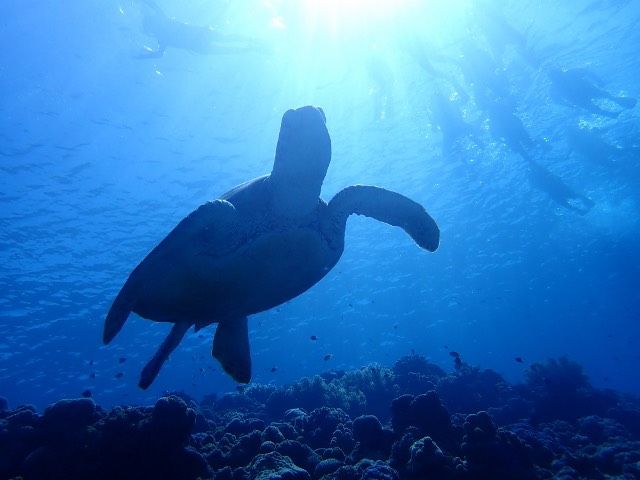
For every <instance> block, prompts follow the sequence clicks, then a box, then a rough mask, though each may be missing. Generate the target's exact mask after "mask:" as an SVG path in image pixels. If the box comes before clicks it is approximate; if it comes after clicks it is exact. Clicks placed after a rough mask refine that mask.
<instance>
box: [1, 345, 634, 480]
mask: <svg viewBox="0 0 640 480" xmlns="http://www.w3.org/2000/svg"><path fill="white" fill-rule="evenodd" d="M458 363H459V364H458V368H457V369H456V371H455V372H453V373H451V374H446V373H445V372H444V371H442V370H441V369H439V368H438V367H436V366H434V365H431V364H429V363H428V362H427V361H426V360H425V359H424V358H422V357H419V356H417V355H411V356H409V357H404V358H402V359H400V360H398V362H396V364H395V365H394V367H393V368H392V369H386V368H382V367H379V366H370V367H366V368H362V369H359V370H355V371H351V372H340V373H339V374H332V375H325V376H317V377H314V378H311V379H303V380H301V381H300V382H298V383H296V384H294V385H290V386H288V387H286V388H279V387H275V386H271V385H270V386H265V385H251V386H249V387H246V388H244V389H242V390H240V391H238V392H234V393H231V394H227V395H223V396H221V397H217V396H208V397H206V398H204V399H203V400H202V401H201V402H197V401H196V400H194V399H192V398H190V397H189V396H187V395H184V394H181V393H173V394H170V395H167V396H163V397H161V398H159V399H158V400H157V401H156V403H155V405H154V406H151V407H145V406H138V407H126V406H122V407H115V408H113V409H111V410H109V411H106V410H104V409H102V408H100V407H99V406H97V405H96V404H95V403H94V401H93V400H92V399H91V398H79V399H66V400H60V401H58V402H56V403H55V404H53V405H50V406H49V407H47V408H46V409H45V410H44V412H42V413H41V414H40V413H38V412H37V411H36V409H35V408H34V407H32V406H29V405H22V406H18V407H17V408H15V409H11V408H10V406H9V402H8V401H7V400H6V399H4V398H0V478H22V479H24V480H30V479H37V480H40V479H42V480H47V479H63V478H64V479H96V480H102V479H113V478H118V479H146V478H149V479H150V478H153V479H185V480H191V479H193V480H196V479H215V480H249V479H283V480H284V479H288V480H297V479H305V480H306V479H309V480H311V479H313V480H331V479H338V480H363V479H367V480H401V479H409V480H420V479H425V478H437V479H442V480H471V479H492V480H502V479H504V480H507V479H509V480H511V479H518V480H534V479H567V480H568V479H578V478H579V479H602V478H620V479H625V480H626V479H633V478H640V413H639V412H640V402H639V401H638V399H635V398H632V397H629V396H622V395H617V394H615V393H614V392H611V391H599V390H597V389H594V388H593V387H592V386H591V385H590V383H589V381H588V379H587V378H586V377H585V376H584V374H583V373H582V369H581V368H580V366H579V365H577V364H575V363H573V362H571V361H569V360H567V359H557V360H549V361H548V362H545V363H542V364H534V365H532V366H531V368H530V369H529V370H528V372H527V377H526V383H525V384H523V385H508V384H507V383H506V382H505V381H504V380H503V379H502V378H501V377H500V376H499V375H497V374H495V373H494V372H491V371H489V370H484V371H483V370H480V369H478V368H475V367H471V366H468V365H466V364H465V363H464V362H462V361H460V362H458ZM460 395H462V396H463V398H459V397H458V396H460ZM509 420H511V421H509Z"/></svg>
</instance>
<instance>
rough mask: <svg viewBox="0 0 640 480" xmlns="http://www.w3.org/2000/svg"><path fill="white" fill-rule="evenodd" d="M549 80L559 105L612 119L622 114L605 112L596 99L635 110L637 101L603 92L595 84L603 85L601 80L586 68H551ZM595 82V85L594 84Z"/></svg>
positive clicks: (553, 95)
mask: <svg viewBox="0 0 640 480" xmlns="http://www.w3.org/2000/svg"><path fill="white" fill-rule="evenodd" d="M548 73H549V79H550V80H551V84H552V97H553V98H554V100H556V102H557V103H562V102H564V103H568V104H570V105H572V106H575V107H581V108H584V109H585V110H588V111H589V112H591V113H597V114H599V115H604V116H606V117H610V118H616V117H617V116H618V115H619V114H620V112H619V111H618V112H613V111H610V110H605V109H603V108H601V107H599V106H598V105H596V104H595V103H593V100H594V99H602V98H603V99H607V100H611V101H613V102H615V103H617V104H618V105H619V106H620V107H622V108H627V109H628V108H633V107H634V106H635V104H636V99H635V98H631V97H616V96H614V95H611V94H610V93H609V92H606V91H605V90H602V89H601V88H600V87H599V86H597V85H595V83H601V82H600V81H599V79H598V78H597V77H596V76H595V75H594V74H593V73H591V72H589V71H588V70H586V69H584V68H573V69H569V70H561V69H559V68H551V69H550V70H549V72H548ZM594 82H595V83H594Z"/></svg>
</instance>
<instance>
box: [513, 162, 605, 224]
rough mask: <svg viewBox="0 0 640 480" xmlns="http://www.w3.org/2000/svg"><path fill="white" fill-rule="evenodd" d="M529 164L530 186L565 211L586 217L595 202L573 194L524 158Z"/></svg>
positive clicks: (547, 173) (542, 168)
mask: <svg viewBox="0 0 640 480" xmlns="http://www.w3.org/2000/svg"><path fill="white" fill-rule="evenodd" d="M525 160H526V161H527V163H528V164H529V172H528V173H529V182H530V183H531V186H532V187H534V188H537V189H538V190H540V191H541V192H544V193H546V194H547V195H548V196H549V198H550V199H551V200H553V201H554V202H556V203H557V204H558V205H560V206H561V207H564V208H566V209H567V210H572V211H574V212H576V213H578V214H579V215H586V214H587V213H589V210H591V209H592V208H593V206H594V205H595V202H594V201H593V200H591V199H590V198H587V197H585V196H584V195H581V194H579V193H577V192H575V191H574V190H573V189H572V188H571V187H569V185H567V184H566V183H564V181H563V180H562V179H561V178H560V177H558V176H557V175H554V174H553V173H551V172H550V171H549V170H547V169H546V168H544V167H543V166H542V165H540V164H539V163H537V162H535V161H533V160H532V159H530V158H528V157H525Z"/></svg>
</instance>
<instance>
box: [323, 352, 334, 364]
mask: <svg viewBox="0 0 640 480" xmlns="http://www.w3.org/2000/svg"><path fill="white" fill-rule="evenodd" d="M332 358H333V355H332V354H330V353H327V354H326V355H325V356H324V361H325V362H326V361H328V360H331V359H332Z"/></svg>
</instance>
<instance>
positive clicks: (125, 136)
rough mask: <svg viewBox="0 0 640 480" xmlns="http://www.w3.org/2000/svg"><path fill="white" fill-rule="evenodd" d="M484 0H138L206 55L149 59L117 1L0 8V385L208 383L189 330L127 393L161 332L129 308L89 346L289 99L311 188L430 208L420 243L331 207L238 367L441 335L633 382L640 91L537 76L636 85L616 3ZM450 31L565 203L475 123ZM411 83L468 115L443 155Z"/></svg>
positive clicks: (260, 165)
mask: <svg viewBox="0 0 640 480" xmlns="http://www.w3.org/2000/svg"><path fill="white" fill-rule="evenodd" d="M490 3H491V2H490ZM491 5H492V6H491V12H492V13H490V14H488V15H489V16H488V18H489V19H493V23H492V21H491V20H490V21H488V22H487V21H486V20H482V19H483V18H486V17H485V16H483V14H482V13H481V12H483V11H485V10H484V9H485V6H483V4H479V3H478V2H470V1H462V0H460V1H454V0H450V1H447V2H444V1H435V0H434V1H430V2H427V1H425V2H410V1H408V0H407V1H397V2H391V1H389V0H388V1H379V2H370V3H368V2H364V1H352V2H348V1H343V2H340V1H337V0H335V1H329V0H327V1H325V2H322V1H311V0H309V1H300V2H298V1H294V0H289V1H277V0H273V1H262V0H260V1H258V0H247V1H233V2H231V1H227V2H212V1H204V0H196V1H192V2H178V1H175V0H166V1H158V6H159V7H160V8H161V9H162V11H163V12H164V15H166V16H167V17H175V22H176V23H174V24H173V25H182V26H183V27H184V26H185V25H184V24H190V25H191V26H193V27H194V28H195V27H202V28H204V27H206V26H208V25H210V26H211V27H213V29H214V31H215V32H217V33H216V35H218V36H217V37H216V41H215V43H214V46H213V48H212V49H211V51H208V52H201V51H190V49H189V48H188V45H187V46H186V47H185V45H182V44H179V42H178V40H176V39H177V38H178V37H174V40H175V44H174V45H172V44H168V45H167V48H166V50H165V51H164V52H163V55H159V54H158V48H159V45H158V34H157V32H156V33H155V34H154V32H153V31H150V30H149V28H150V27H149V25H148V22H147V31H146V32H145V26H144V24H145V16H146V17H147V19H148V18H149V16H150V15H151V13H150V12H152V11H153V8H152V7H151V6H150V4H148V3H145V2H142V1H121V2H118V1H112V0H108V1H95V0H89V1H82V2H81V1H75V2H62V3H60V2H53V1H48V2H47V1H31V0H24V1H21V2H5V3H4V4H2V16H1V19H0V45H2V48H1V49H0V92H1V93H0V95H1V96H0V395H4V396H6V397H8V399H9V401H10V403H11V404H13V405H16V404H19V403H33V404H35V405H37V406H38V407H42V406H44V405H46V404H48V403H50V402H52V401H55V400H57V399H59V398H64V397H71V396H78V395H79V394H80V393H81V392H82V391H84V390H86V389H90V390H91V391H92V392H93V396H94V398H95V399H96V401H98V402H99V403H101V404H104V405H113V404H118V403H145V402H149V401H152V400H153V399H154V398H156V397H157V396H158V394H159V393H161V392H163V391H165V390H183V391H185V392H187V393H189V394H191V395H192V396H194V397H196V398H199V397H201V396H203V395H205V394H209V393H213V392H224V391H229V390H233V389H234V388H235V384H234V383H233V381H232V380H231V379H230V378H229V377H228V376H227V375H225V374H224V373H223V372H222V370H221V368H220V366H219V365H218V363H217V362H216V361H215V360H214V359H212V358H211V353H210V352H211V340H212V335H213V332H214V327H208V328H206V329H204V330H202V331H200V332H198V333H191V332H190V333H188V334H187V336H186V337H185V339H184V340H183V342H182V344H181V345H180V347H179V348H178V350H177V351H176V352H175V353H174V354H173V355H172V357H171V358H170V360H169V362H168V363H167V364H166V365H165V366H164V368H163V370H162V371H161V372H160V375H159V377H158V379H157V380H156V382H155V383H154V384H153V386H152V387H151V388H150V389H149V390H147V391H142V390H140V389H138V387H137V379H138V374H139V372H140V370H141V369H142V367H143V366H144V364H145V363H146V361H147V360H148V359H149V358H150V357H151V356H152V355H153V353H154V352H155V350H156V348H157V346H158V344H159V343H160V342H161V341H162V339H163V338H164V336H165V335H166V332H167V331H168V325H167V324H158V323H152V322H149V321H147V320H143V319H141V318H139V317H137V316H135V315H132V317H131V318H130V319H129V321H128V322H127V324H126V325H125V327H124V329H123V331H122V332H121V333H120V334H119V335H118V337H116V339H115V340H114V342H113V343H112V344H111V345H109V346H108V347H104V346H102V343H101V332H102V324H103V321H104V316H105V314H106V312H107V310H108V308H109V306H110V304H111V302H112V300H113V299H114V297H115V295H116V294H117V292H118V290H119V289H120V287H121V286H122V284H123V282H124V280H125V279H126V278H127V275H128V274H129V273H130V271H131V270H132V269H133V268H134V267H135V265H136V264H137V263H138V262H139V261H140V260H142V258H143V257H144V256H145V255H146V253H147V252H148V251H149V250H150V249H151V248H153V247H154V246H155V245H156V244H157V243H158V242H159V241H160V240H161V239H162V238H163V237H164V236H165V235H166V234H167V233H168V232H169V231H170V230H171V229H172V228H173V226H174V225H175V224H176V223H177V222H179V221H180V220H181V219H182V218H183V217H185V216H186V215H187V214H188V213H189V212H191V211H192V210H194V209H195V208H196V207H197V206H198V205H200V204H202V203H204V202H205V201H207V200H212V199H215V198H217V197H218V196H219V195H221V194H223V193H224V192H226V191H227V190H229V189H230V188H232V187H234V186H235V185H237V184H239V183H242V182H244V181H246V180H249V179H251V178H254V177H257V176H260V175H263V174H266V173H269V171H270V170H271V166H272V162H273V155H274V151H275V144H276V140H277V138H278V131H279V126H280V119H281V116H282V114H283V113H284V112H285V111H286V110H287V109H289V108H295V107H299V106H302V105H308V104H312V105H317V106H321V107H322V108H323V110H324V112H325V113H326V116H327V126H328V129H329V132H330V134H331V138H332V145H333V160H332V163H331V166H330V168H329V172H328V175H327V178H326V180H325V182H324V186H323V192H322V197H323V198H324V199H325V200H329V199H330V198H331V197H332V196H333V195H334V194H335V193H336V192H338V191H339V190H340V189H342V188H343V187H345V186H347V185H351V184H355V183H364V184H375V185H380V186H384V187H387V188H389V189H392V190H396V191H398V192H401V193H403V194H405V195H407V196H409V197H411V198H413V199H414V200H416V201H418V202H420V203H422V204H423V205H424V206H425V208H426V209H427V211H428V212H429V213H430V214H431V215H432V216H433V217H434V218H435V219H436V221H437V222H438V224H439V226H440V229H441V246H440V249H439V250H438V251H437V252H436V253H433V254H432V253H429V252H425V251H422V250H420V249H419V248H418V247H416V246H415V245H414V244H413V242H412V241H411V239H410V238H409V237H408V236H407V235H406V234H405V233H404V232H403V231H402V230H400V229H398V228H393V227H390V226H388V225H384V224H381V223H378V222H376V221H374V220H372V219H368V218H364V217H353V218H351V219H350V220H349V224H348V228H347V234H346V249H345V253H344V255H343V257H342V259H341V261H340V262H339V263H338V265H337V266H336V267H335V269H334V270H333V271H332V272H330V273H329V275H327V277H326V278H324V279H323V280H322V281H321V282H320V283H318V284H317V285H316V286H315V287H313V288H312V289H310V290H309V291H308V292H306V293H305V294H304V295H302V296H300V297H298V298H296V299H294V300H292V301H290V302H288V303H286V304H284V305H282V306H281V307H278V308H276V309H273V310H271V311H268V312H265V313H262V314H258V315H255V316H254V317H252V318H251V319H250V323H249V327H250V341H251V348H252V354H253V368H254V376H253V379H254V381H256V382H263V383H269V382H273V383H276V384H284V383H287V382H292V381H294V380H297V379H299V378H300V377H302V376H307V375H313V374H316V373H320V372H323V371H326V370H329V369H349V368H357V367H359V366H362V365H366V364H370V363H380V364H383V365H390V364H392V363H393V362H394V361H395V360H396V359H397V358H398V357H400V356H401V355H404V354H407V353H410V352H411V351H415V352H416V353H419V354H422V355H425V356H426V357H428V358H429V359H431V360H432V361H434V362H435V363H437V364H439V365H441V366H443V367H445V368H446V369H448V370H450V369H452V368H453V362H452V357H451V356H450V355H449V352H450V351H451V350H455V351H457V352H460V354H461V355H462V356H463V358H464V359H465V361H466V362H468V363H472V364H476V365H480V366H482V367H484V368H493V369H495V370H497V371H498V372H500V373H501V374H503V375H505V377H506V378H507V379H509V380H511V381H519V380H520V379H521V378H522V373H523V371H524V369H525V368H526V367H527V365H528V364H531V363H532V362H536V361H542V360H545V359H546V358H549V357H558V356H562V355H566V356H568V357H569V358H571V359H573V360H575V361H577V362H579V363H581V364H582V365H583V366H584V368H585V371H586V372H587V373H588V375H589V376H590V378H591V381H592V382H593V384H594V385H595V386H598V387H606V388H614V389H617V390H621V391H625V392H632V393H636V394H638V393H640V382H638V377H637V364H638V361H639V360H640V354H639V353H638V346H639V343H640V322H639V321H638V320H639V315H640V314H639V312H640V294H639V293H638V288H637V279H638V278H639V274H640V253H639V249H638V239H639V238H640V223H639V220H638V216H639V213H640V212H639V209H640V206H639V201H640V186H639V185H640V183H638V179H639V178H640V166H639V165H638V161H639V160H640V154H639V153H638V152H639V151H640V150H638V148H639V147H640V125H639V122H638V113H639V112H640V109H639V107H637V106H636V107H634V108H629V109H623V108H620V107H618V106H617V105H615V104H614V103H612V102H611V101H610V100H603V101H599V102H600V103H598V104H599V105H602V108H604V109H607V110H608V109H610V110H613V111H616V112H620V113H619V115H618V116H617V117H616V118H611V117H610V116H607V115H600V114H597V113H592V112H590V111H588V110H586V109H584V108H580V107H576V106H571V105H566V104H560V103H558V102H557V101H555V99H554V98H553V97H552V95H551V85H550V81H549V77H548V75H547V72H548V68H549V67H550V66H556V67H560V68H564V69H570V68H586V69H588V70H589V71H590V72H591V73H592V74H594V75H595V76H597V77H598V78H599V80H598V82H601V83H599V84H600V85H601V88H602V89H604V90H606V91H607V92H609V93H611V94H612V95H614V96H622V97H640V87H639V85H638V80H637V79H638V78H639V74H640V57H639V56H638V54H637V45H640V33H639V32H640V28H638V23H639V21H640V4H638V3H637V2H621V1H618V2H608V1H591V2H590V1H575V2H568V3H566V4H562V3H560V2H555V1H549V0H542V1H536V2H521V1H508V2H494V3H492V4H491ZM501 25H502V26H503V27H504V25H510V26H511V27H513V29H514V30H515V31H516V32H517V33H518V35H521V36H522V38H525V39H526V47H524V48H521V47H520V46H518V44H514V43H509V42H508V41H507V40H505V37H504V36H501V33H500V32H501V30H500V28H501V27H500V26H501ZM185 31H189V32H202V31H203V30H202V29H200V30H194V29H191V30H190V29H189V28H187V29H186V30H185ZM165 33H166V32H165ZM175 35H177V34H175ZM194 35H195V34H194ZM202 35H205V36H206V35H207V34H202ZM183 38H184V37H183ZM193 40H194V39H193V38H191V40H189V39H187V40H185V42H187V44H188V42H189V41H192V46H194V48H192V49H191V50H198V48H196V47H197V46H198V45H199V44H198V43H197V42H195V43H194V42H193ZM469 45H474V46H475V47H477V48H479V49H480V51H481V52H484V54H486V55H489V57H490V58H492V59H493V60H494V61H495V71H496V72H498V73H499V74H500V76H501V78H506V79H507V85H508V96H509V98H511V99H512V101H513V106H514V112H515V115H516V116H517V117H518V118H519V119H520V120H521V121H522V123H523V125H524V127H525V128H526V130H527V132H528V133H529V135H530V136H531V137H532V138H533V139H534V140H535V141H536V142H537V145H536V146H535V147H533V148H532V149H531V156H532V158H534V159H535V161H536V162H537V163H538V164H540V165H542V166H544V168H546V169H547V170H549V171H551V172H553V174H555V175H556V176H558V177H559V178H561V179H562V181H563V182H564V183H565V184H567V185H569V186H570V187H571V188H572V189H573V190H575V191H576V192H579V193H580V194H581V195H583V196H585V197H588V198H590V199H591V200H592V201H593V202H594V203H595V204H594V206H593V207H592V208H591V209H590V210H589V211H588V213H586V214H584V215H580V214H578V213H576V212H574V211H572V210H569V209H567V208H564V207H562V206H561V205H559V204H558V203H556V202H553V201H552V200H551V199H550V198H549V196H548V195H546V194H545V193H544V192H543V191H540V190H539V189H536V188H534V186H532V184H531V183H530V182H529V181H528V177H527V175H528V174H527V172H528V170H527V168H528V167H527V164H526V162H525V161H524V160H523V158H522V156H521V155H519V154H518V153H515V152H514V151H513V150H512V149H510V148H509V147H508V146H507V145H505V143H504V141H502V140H501V139H500V138H498V137H497V136H496V134H495V133H494V132H492V130H491V124H490V122H489V121H488V120H487V119H488V116H487V113H486V111H485V110H483V108H481V107H480V106H479V105H478V103H479V99H478V94H477V92H478V87H480V88H482V85H480V86H478V83H479V82H478V81H476V82H475V83H472V82H471V81H470V79H469V78H468V75H465V74H464V71H463V69H464V67H463V65H464V62H465V61H467V60H468V59H469V55H468V54H467V56H466V57H465V56H464V51H465V48H468V46H469ZM503 47H504V48H503ZM467 51H468V50H467ZM154 52H155V53H154ZM145 56H148V57H150V58H143V57H145ZM425 59H427V60H428V61H429V62H430V64H429V65H431V67H433V68H434V70H432V71H429V65H427V64H426V63H424V60H425ZM594 81H595V80H594ZM480 83H481V82H480ZM436 94H440V95H443V96H444V98H446V99H447V100H448V101H449V102H450V104H451V105H453V106H455V108H456V109H458V110H459V111H460V112H461V114H462V116H463V118H464V119H465V121H467V122H468V123H469V124H471V125H473V128H474V132H475V133H474V134H473V135H470V136H467V137H465V138H462V139H460V140H459V141H458V142H456V145H455V148H454V149H453V151H452V152H446V153H445V154H443V148H442V142H443V139H442V133H441V126H439V125H438V120H437V118H435V117H436V115H434V113H433V98H434V95H436ZM570 126H579V127H581V128H588V129H592V130H590V131H591V132H592V134H593V136H594V137H597V138H600V139H602V141H604V142H606V143H607V144H608V145H610V146H611V147H612V148H614V149H615V150H614V153H613V154H612V156H611V158H610V161H598V160H601V158H595V161H593V160H594V158H591V160H592V161H589V159H588V158H587V157H586V156H585V155H584V154H582V155H581V154H579V153H577V152H576V151H575V149H572V148H571V147H570V146H569V145H568V142H567V138H566V128H568V127H570ZM312 335H315V336H316V337H317V340H315V341H314V340H311V336H312ZM327 355H331V358H330V359H329V360H325V357H326V356H327ZM516 357H521V358H522V359H523V363H519V362H516V361H515V358H516ZM274 370H275V371H274ZM120 373H122V374H123V375H119V374H120ZM93 377H95V378H93Z"/></svg>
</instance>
